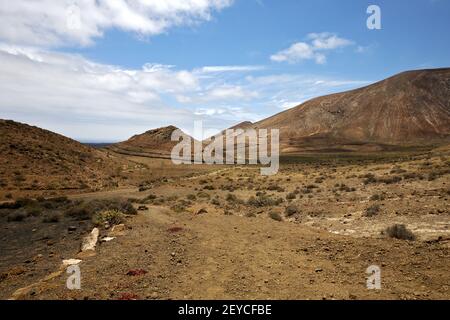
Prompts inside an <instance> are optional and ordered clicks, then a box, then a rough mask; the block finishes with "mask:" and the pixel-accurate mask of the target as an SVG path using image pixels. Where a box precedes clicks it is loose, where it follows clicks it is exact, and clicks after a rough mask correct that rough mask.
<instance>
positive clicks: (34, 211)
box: [27, 208, 42, 217]
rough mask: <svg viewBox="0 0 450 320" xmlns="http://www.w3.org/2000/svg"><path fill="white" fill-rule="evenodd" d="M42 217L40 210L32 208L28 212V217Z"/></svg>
mask: <svg viewBox="0 0 450 320" xmlns="http://www.w3.org/2000/svg"><path fill="white" fill-rule="evenodd" d="M40 215H42V211H41V210H40V209H38V208H32V209H29V210H27V216H28V217H39V216H40Z"/></svg>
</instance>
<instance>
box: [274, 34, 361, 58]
mask: <svg viewBox="0 0 450 320" xmlns="http://www.w3.org/2000/svg"><path fill="white" fill-rule="evenodd" d="M307 39H308V40H309V41H310V42H309V43H308V42H297V43H294V44H293V45H291V46H290V47H289V48H287V49H285V50H282V51H280V52H278V53H276V54H274V55H272V56H271V57H270V59H271V60H272V61H274V62H288V63H297V62H300V61H303V60H314V61H315V62H316V63H317V64H325V63H326V61H327V58H326V55H325V53H324V52H325V51H331V50H335V49H339V48H343V47H346V46H350V45H353V44H354V42H353V41H351V40H347V39H344V38H340V37H338V36H337V35H336V34H333V33H327V32H324V33H310V34H309V35H308V36H307Z"/></svg>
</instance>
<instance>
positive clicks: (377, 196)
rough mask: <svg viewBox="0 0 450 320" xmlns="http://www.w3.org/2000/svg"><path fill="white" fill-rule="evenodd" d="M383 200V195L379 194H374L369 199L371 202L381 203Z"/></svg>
mask: <svg viewBox="0 0 450 320" xmlns="http://www.w3.org/2000/svg"><path fill="white" fill-rule="evenodd" d="M384 199H385V197H384V194H379V193H377V194H374V195H372V196H371V197H370V200H371V201H382V200H384Z"/></svg>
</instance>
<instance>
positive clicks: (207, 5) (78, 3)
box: [0, 0, 233, 47]
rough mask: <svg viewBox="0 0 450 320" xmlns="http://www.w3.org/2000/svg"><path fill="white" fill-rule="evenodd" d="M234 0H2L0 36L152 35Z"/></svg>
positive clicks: (75, 39) (77, 40) (29, 39)
mask: <svg viewBox="0 0 450 320" xmlns="http://www.w3.org/2000/svg"><path fill="white" fill-rule="evenodd" d="M232 2H233V0H58V1H54V0H15V1H1V2H0V39H1V40H3V41H4V42H8V43H11V44H19V45H33V46H45V47H55V46H64V45H81V46H86V45H91V44H93V42H94V39H96V38H98V37H101V36H102V35H103V33H104V32H105V31H106V30H108V29H111V28H117V29H121V30H125V31H129V32H134V33H136V34H137V35H139V36H152V35H156V34H161V33H163V32H166V31H167V30H168V29H169V28H171V27H175V26H181V25H192V24H195V23H198V22H200V21H205V20H206V21H207V20H210V19H211V14H212V12H213V11H218V10H222V9H224V8H225V7H228V6H230V5H231V4H232Z"/></svg>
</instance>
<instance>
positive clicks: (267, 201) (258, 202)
mask: <svg viewBox="0 0 450 320" xmlns="http://www.w3.org/2000/svg"><path fill="white" fill-rule="evenodd" d="M282 202H283V199H281V198H278V199H273V198H271V197H269V196H267V195H265V194H261V195H259V196H258V197H253V196H252V197H250V199H248V201H247V204H248V205H249V206H253V207H270V206H275V205H279V204H281V203H282Z"/></svg>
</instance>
